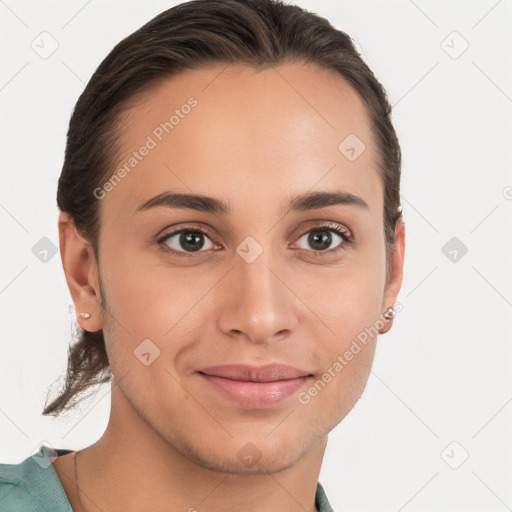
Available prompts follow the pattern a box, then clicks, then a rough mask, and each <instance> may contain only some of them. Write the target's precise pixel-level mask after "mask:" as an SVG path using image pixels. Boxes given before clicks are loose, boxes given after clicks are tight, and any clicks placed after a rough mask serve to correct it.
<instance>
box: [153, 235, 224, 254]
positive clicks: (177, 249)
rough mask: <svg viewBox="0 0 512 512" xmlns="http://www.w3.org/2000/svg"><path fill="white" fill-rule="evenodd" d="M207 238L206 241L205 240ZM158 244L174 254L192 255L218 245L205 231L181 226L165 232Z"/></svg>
mask: <svg viewBox="0 0 512 512" xmlns="http://www.w3.org/2000/svg"><path fill="white" fill-rule="evenodd" d="M205 240H207V241H205ZM158 244H159V245H160V246H161V247H162V248H163V249H164V250H166V251H169V252H170V253H172V254H175V255H176V256H185V257H186V256H192V255H193V253H195V252H205V251H201V249H214V248H216V247H220V246H218V245H217V244H215V243H214V242H213V241H212V240H211V239H210V237H209V235H208V234H207V233H205V232H204V231H202V230H200V229H197V228H183V229H179V230H177V231H173V232H172V233H168V234H166V235H165V236H164V237H162V238H160V239H159V240H158Z"/></svg>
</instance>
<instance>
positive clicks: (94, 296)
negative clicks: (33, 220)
mask: <svg viewBox="0 0 512 512" xmlns="http://www.w3.org/2000/svg"><path fill="white" fill-rule="evenodd" d="M58 227H59V244H60V256H61V260H62V267H63V268H64V274H65V276H66V281H67V283H68V288H69V291H70V293H71V298H72V299H73V303H74V304H75V310H76V312H77V321H78V324H79V325H80V327H82V329H84V330H85V331H90V332H95V331H99V330H100V329H101V328H102V327H103V323H102V320H101V315H100V313H101V306H100V299H101V297H100V290H99V280H98V265H97V262H96V257H95V255H94V251H93V248H92V246H91V245H90V244H89V243H88V242H87V240H85V239H84V238H83V237H82V236H81V235H80V234H79V233H78V231H77V229H76V227H75V224H74V222H73V220H72V219H71V217H70V216H69V214H67V213H65V212H60V214H59V220H58ZM80 313H89V314H90V315H91V316H90V317H89V318H82V317H81V316H80Z"/></svg>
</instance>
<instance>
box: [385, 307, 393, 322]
mask: <svg viewBox="0 0 512 512" xmlns="http://www.w3.org/2000/svg"><path fill="white" fill-rule="evenodd" d="M383 317H384V318H387V319H388V320H389V319H390V318H394V317H395V310H394V309H393V308H388V309H387V310H386V312H385V313H384V315H383Z"/></svg>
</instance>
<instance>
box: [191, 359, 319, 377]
mask: <svg viewBox="0 0 512 512" xmlns="http://www.w3.org/2000/svg"><path fill="white" fill-rule="evenodd" d="M198 371H199V373H204V374H206V375H211V376H214V377H224V378H225V379H231V380H240V381H248V382H275V381H278V380H288V379H296V378H299V377H308V376H309V375H311V374H310V373H309V372H307V371H304V370H300V369H299V368H294V367H293V366H288V365H284V364H278V363H272V364H266V365H264V366H251V365H248V364H225V365H219V366H210V367H208V368H202V369H201V370H198Z"/></svg>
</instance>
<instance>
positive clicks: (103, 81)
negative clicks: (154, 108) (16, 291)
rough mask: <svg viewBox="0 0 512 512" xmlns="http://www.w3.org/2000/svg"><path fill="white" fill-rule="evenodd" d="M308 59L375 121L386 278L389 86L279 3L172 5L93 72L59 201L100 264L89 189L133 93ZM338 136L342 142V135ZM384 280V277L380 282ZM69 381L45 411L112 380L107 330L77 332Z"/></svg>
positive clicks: (392, 208) (393, 202)
mask: <svg viewBox="0 0 512 512" xmlns="http://www.w3.org/2000/svg"><path fill="white" fill-rule="evenodd" d="M285 61H287V62H302V63H314V64H316V65H317V66H320V67H322V68H324V69H327V70H330V71H332V72H334V73H337V74H339V75H340V76H341V77H342V78H344V79H345V80H346V81H347V82H348V83H349V84H350V85H351V86H352V87H353V88H354V89H355V91H357V93H358V94H359V95H360V97H361V98H362V100H363V101H364V104H365V106H366V108H367V111H368V114H369V116H370V120H371V123H372V132H373V134H374V137H375V144H376V148H377V151H378V155H379V157H380V166H379V173H380V176H381V179H382V182H383V186H384V212H383V214H384V233H385V240H386V262H387V269H388V270H387V276H388V279H389V267H390V262H391V257H392V254H393V249H394V244H395V225H396V221H397V220H398V218H399V217H400V216H401V213H400V212H399V211H398V206H399V204H400V169H401V152H400V146H399V142H398V139H397V136H396V133H395V130H394V128H393V125H392V122H391V106H390V104H389V101H388V98H387V95H386V92H385V90H384V88H383V87H382V85H381V84H380V83H379V81H378V80H377V79H376V77H375V76H374V74H373V72H372V71H371V70H370V69H369V67H368V66H367V65H366V64H365V62H364V61H363V60H362V58H361V57H360V55H359V53H358V52H357V50H356V49H355V47H354V44H353V42H352V39H351V38H350V37H349V36H348V35H347V34H345V33H344V32H342V31H340V30H337V29H335V28H334V27H333V26H332V25H331V24H330V23H329V22H328V21H327V20H326V19H325V18H322V17H320V16H318V15H315V14H313V13H310V12H308V11H306V10H304V9H302V8H300V7H298V6H294V5H287V4H285V3H284V2H282V1H281V0H192V1H189V2H185V3H182V4H179V5H177V6H175V7H172V8H170V9H168V10H166V11H164V12H162V13H160V14H159V15H158V16H156V17H155V18H153V19H152V20H150V21H149V22H148V23H146V24H145V25H143V26H142V27H141V28H139V29H138V30H137V31H135V32H134V33H132V34H131V35H129V36H128V37H126V38H125V39H123V40H122V41H121V42H119V43H118V44H117V45H116V46H115V47H114V49H113V50H112V51H111V52H110V53H109V55H107V57H106V58H105V59H104V60H103V62H102V63H101V64H100V65H99V67H98V68H97V69H96V71H95V72H94V74H93V76H92V77H91V79H90V80H89V83H88V84H87V86H86V87H85V89H84V91H83V93H82V94H81V96H80V97H79V99H78V101H77V103H76V105H75V108H74V110H73V113H72V116H71V119H70V123H69V130H68V133H67V144H66V152H65V158H64V164H63V168H62V173H61V175H60V178H59V183H58V190H57V205H58V207H59V209H60V210H61V211H64V212H67V213H68V214H69V215H70V217H71V219H72V221H73V223H74V224H75V226H76V227H77V229H78V231H79V232H80V233H81V234H82V235H83V236H84V237H85V238H86V240H88V241H89V242H90V243H91V245H92V247H93V249H94V254H95V255H96V259H97V260H98V233H99V228H100V226H99V201H98V200H97V199H96V196H95V195H94V190H95V189H96V188H97V187H99V186H102V184H104V183H105V182H106V181H107V180H108V178H109V176H110V175H111V174H112V170H113V166H114V165H115V163H116V162H117V159H118V154H117V152H118V144H117V143H118V140H119V138H120V136H121V135H122V133H123V129H124V128H125V127H124V126H123V121H122V115H123V114H124V113H125V112H126V111H127V109H128V108H129V106H130V101H131V100H133V99H134V98H135V95H136V94H139V93H143V92H147V91H148V90H149V89H151V88H152V87H154V86H155V85H156V84H157V82H160V81H162V80H164V79H166V78H169V77H171V76H173V75H176V74H177V73H180V72H181V71H184V70H187V69H197V68H200V67H205V66H207V65H208V64H216V63H221V64H222V63H225V64H233V65H249V66H252V67H254V68H256V69H258V70H261V69H265V68H266V67H269V66H274V65H278V64H280V63H283V62H285ZM340 142H341V141H340ZM386 281H387V280H386ZM78 333H79V336H78V338H79V339H78V340H77V341H76V342H75V343H74V344H73V345H71V346H70V347H69V354H68V368H67V373H66V382H65V386H64V389H63V391H62V392H61V394H60V395H59V396H58V397H57V398H56V399H55V400H53V401H52V402H51V403H50V404H49V405H46V407H45V409H44V410H43V414H45V415H47V414H52V415H54V416H57V415H58V414H60V413H61V412H62V411H65V410H67V409H70V408H72V407H74V406H75V405H76V403H77V402H78V400H77V395H79V394H81V393H82V392H83V391H85V390H87V389H88V388H89V387H90V386H92V385H94V384H99V383H104V382H108V381H109V380H110V379H111V376H112V374H111V371H110V367H109V361H108V357H107V353H106V350H105V341H104V338H103V332H102V331H101V330H100V331H97V332H88V331H84V330H82V329H81V328H79V330H78Z"/></svg>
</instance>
